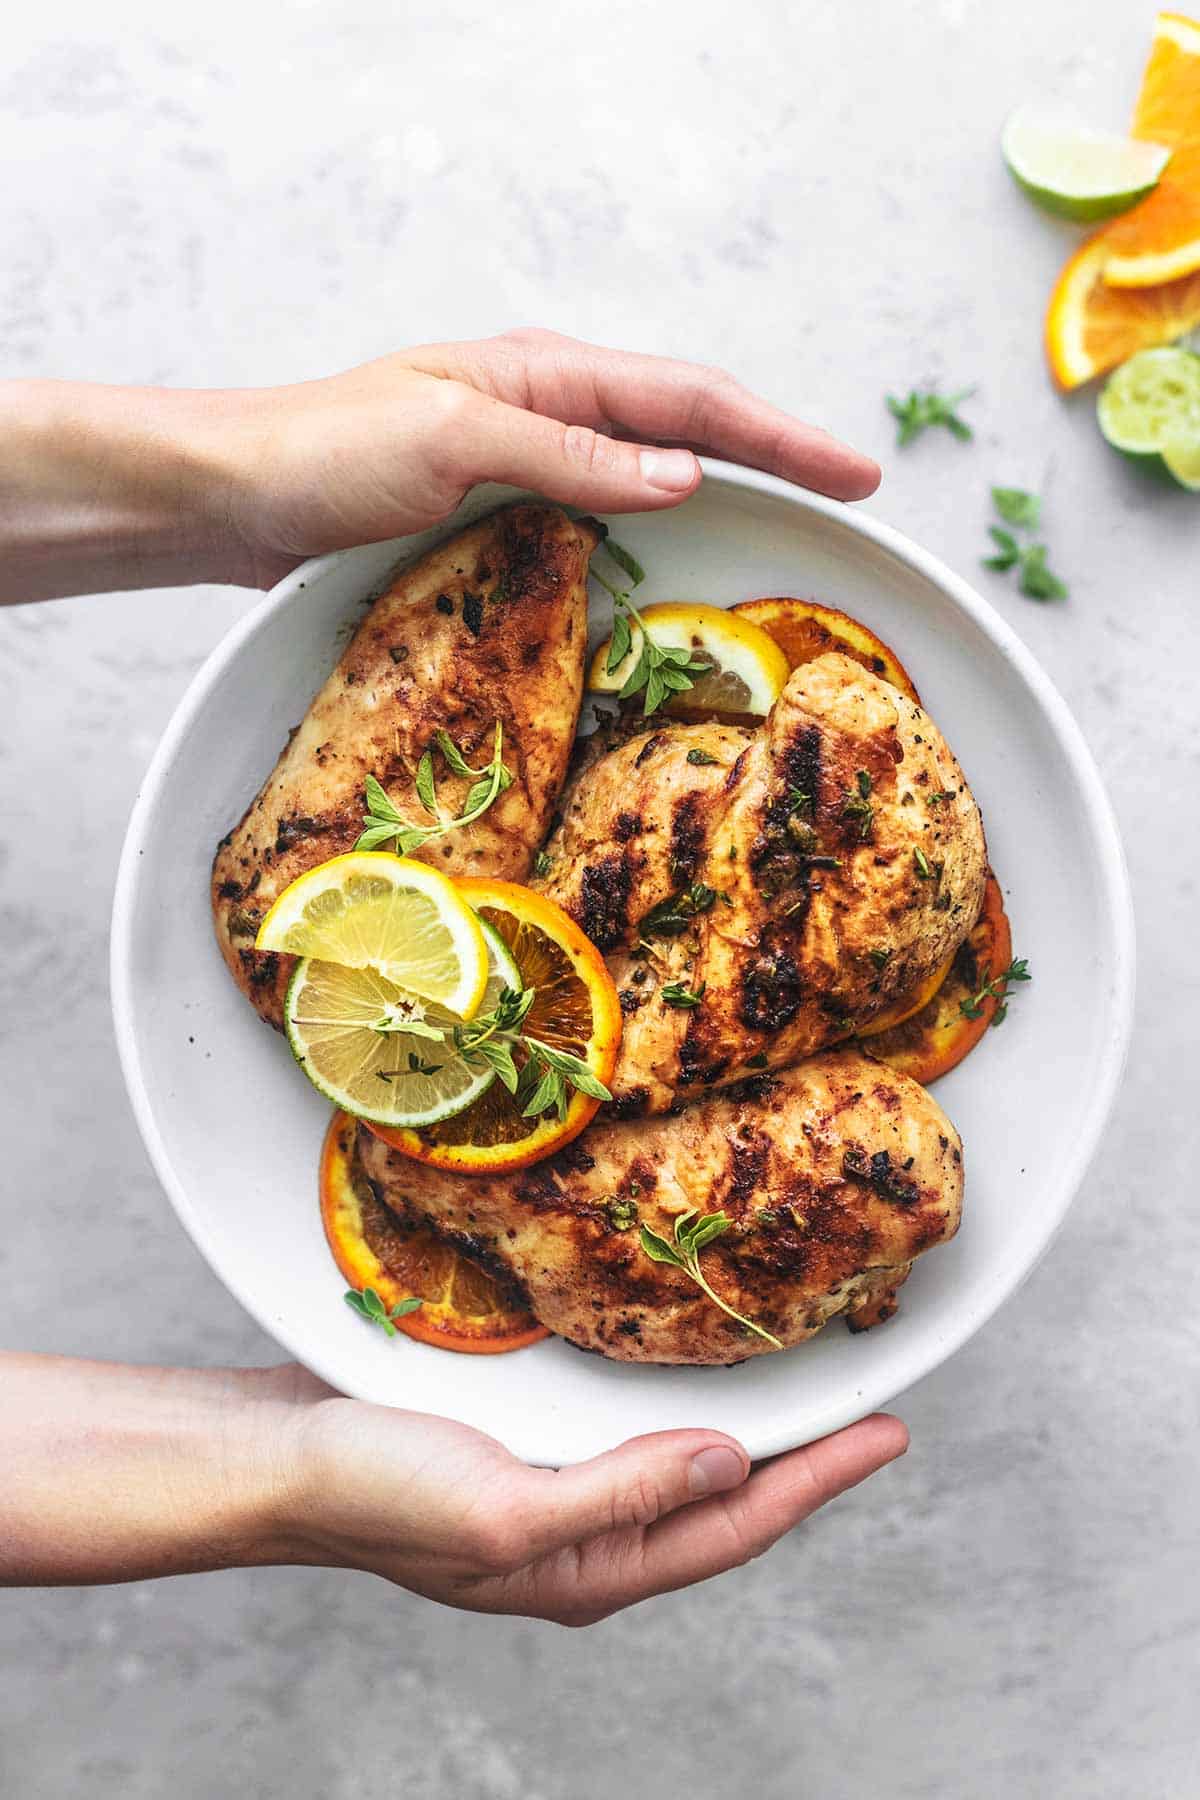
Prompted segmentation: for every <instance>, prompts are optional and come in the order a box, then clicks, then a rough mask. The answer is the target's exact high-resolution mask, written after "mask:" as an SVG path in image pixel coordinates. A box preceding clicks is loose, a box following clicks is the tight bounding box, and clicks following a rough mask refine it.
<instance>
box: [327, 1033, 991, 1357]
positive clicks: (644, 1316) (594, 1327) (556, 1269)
mask: <svg viewBox="0 0 1200 1800" xmlns="http://www.w3.org/2000/svg"><path fill="white" fill-rule="evenodd" d="M359 1155H360V1158H361V1167H362V1172H363V1174H364V1176H365V1178H366V1180H367V1182H368V1183H369V1185H370V1187H371V1190H372V1192H373V1194H374V1197H375V1201H376V1203H377V1204H379V1205H383V1206H386V1207H388V1208H390V1209H391V1211H392V1212H394V1213H397V1214H399V1215H400V1216H401V1217H414V1216H415V1217H418V1218H422V1219H425V1220H428V1221H429V1222H431V1223H432V1224H433V1225H434V1226H435V1227H436V1228H437V1229H438V1231H439V1232H441V1233H442V1234H444V1235H445V1236H447V1237H449V1238H450V1239H452V1240H453V1241H454V1242H456V1243H458V1244H459V1245H460V1246H461V1247H462V1248H463V1249H464V1251H465V1252H466V1253H467V1254H468V1255H470V1256H472V1257H473V1258H474V1259H475V1260H477V1261H479V1262H481V1263H483V1264H484V1266H485V1267H490V1268H492V1269H493V1270H494V1271H495V1272H496V1273H497V1274H498V1275H500V1276H502V1277H504V1278H506V1279H507V1280H508V1281H510V1282H511V1283H512V1284H513V1286H514V1287H515V1289H516V1291H517V1292H518V1293H519V1294H521V1295H522V1296H523V1297H524V1298H525V1300H526V1301H527V1303H528V1305H529V1306H530V1308H531V1309H532V1311H533V1312H534V1313H535V1314H536V1316H537V1318H538V1319H539V1320H541V1322H542V1323H543V1324H544V1325H547V1326H548V1327H549V1328H550V1330H551V1331H554V1332H557V1333H558V1334H559V1335H560V1336H562V1337H565V1338H567V1339H569V1340H570V1342H571V1343H573V1344H577V1345H579V1346H580V1347H581V1348H583V1349H587V1350H597V1351H599V1352H600V1353H601V1354H602V1355H604V1356H608V1357H613V1358H616V1359H617V1360H620V1361H625V1362H657V1363H731V1362H738V1361H740V1360H742V1359H743V1358H744V1357H747V1356H755V1355H759V1354H761V1353H762V1352H764V1351H766V1350H769V1349H770V1348H771V1346H770V1345H769V1344H768V1343H767V1342H766V1341H765V1340H764V1339H763V1338H761V1337H758V1336H755V1335H754V1334H753V1333H751V1332H749V1331H747V1329H746V1327H745V1326H744V1325H741V1324H739V1323H738V1322H737V1321H736V1320H734V1319H731V1318H730V1317H729V1316H728V1315H727V1314H726V1313H724V1312H722V1311H721V1310H720V1308H719V1307H717V1306H715V1305H714V1304H713V1302H712V1301H711V1300H710V1299H709V1298H708V1297H707V1295H706V1294H704V1293H703V1291H702V1290H701V1289H700V1288H699V1287H697V1285H696V1284H695V1282H694V1281H692V1280H691V1278H690V1277H689V1276H687V1275H686V1274H685V1273H683V1271H681V1270H679V1269H677V1268H674V1267H672V1266H670V1265H667V1264H663V1263H658V1262H654V1261H652V1260H651V1259H650V1258H649V1257H648V1256H647V1255H646V1254H645V1252H644V1251H643V1249H642V1248H641V1245H640V1239H639V1229H638V1228H639V1226H640V1225H641V1224H645V1225H648V1226H649V1227H650V1228H651V1229H652V1230H654V1231H655V1232H657V1233H659V1234H660V1235H661V1236H663V1237H666V1238H668V1239H669V1238H670V1236H671V1233H672V1230H673V1222H674V1220H675V1218H676V1217H678V1216H679V1215H680V1214H682V1213H684V1212H686V1211H687V1209H689V1208H696V1209H698V1210H699V1211H700V1212H706V1213H711V1212H716V1211H724V1212H725V1214H726V1215H727V1216H728V1217H730V1218H731V1219H732V1220H733V1225H732V1227H731V1228H730V1229H729V1230H728V1231H726V1232H725V1234H724V1235H723V1236H721V1237H718V1238H716V1239H714V1240H713V1241H712V1242H711V1243H710V1244H709V1245H708V1246H707V1247H706V1248H705V1249H704V1250H703V1252H702V1265H703V1271H704V1276H705V1279H706V1280H707V1281H708V1282H709V1284H710V1285H711V1286H712V1288H713V1289H714V1290H715V1291H716V1292H717V1293H718V1294H720V1296H721V1298H722V1299H723V1300H724V1301H725V1302H726V1303H727V1304H728V1305H729V1306H731V1307H733V1308H734V1310H735V1311H737V1312H739V1313H741V1314H743V1315H744V1316H746V1317H748V1318H751V1319H753V1320H754V1321H755V1322H756V1323H757V1324H759V1325H760V1326H762V1327H764V1328H765V1329H767V1330H768V1331H770V1332H771V1333H773V1335H774V1336H775V1337H777V1338H778V1339H779V1340H780V1342H781V1343H782V1344H783V1345H785V1346H786V1345H791V1344H798V1343H800V1342H802V1340H803V1339H805V1338H808V1337H812V1336H813V1335H814V1333H815V1332H818V1331H819V1330H820V1329H821V1327H822V1326H823V1325H825V1324H826V1323H827V1322H828V1321H829V1320H830V1319H831V1318H833V1317H834V1316H835V1315H836V1314H838V1313H844V1314H845V1315H846V1317H847V1320H848V1322H849V1323H850V1324H851V1326H858V1327H860V1328H861V1327H864V1326H866V1325H869V1324H874V1323H875V1322H876V1321H877V1320H879V1319H883V1318H887V1317H889V1316H890V1314H891V1313H892V1312H893V1311H894V1310H895V1300H894V1296H895V1292H896V1290H897V1288H898V1287H899V1286H900V1285H901V1283H902V1282H903V1281H904V1280H905V1278H906V1277H907V1275H908V1273H909V1270H910V1268H911V1266H912V1262H913V1259H914V1258H915V1257H916V1256H918V1255H919V1254H920V1253H921V1252H922V1251H925V1250H929V1249H931V1248H932V1247H933V1246H934V1245H936V1244H941V1243H945V1242H946V1240H947V1239H948V1238H951V1237H953V1235H954V1233H955V1231H956V1230H957V1227H958V1221H959V1212H960V1208H961V1202H962V1180H963V1169H962V1146H961V1144H960V1141H959V1138H958V1134H957V1132H956V1131H955V1130H954V1127H953V1126H952V1125H951V1124H950V1121H949V1120H948V1119H947V1118H946V1116H945V1114H944V1113H943V1112H942V1110H941V1108H940V1107H939V1106H938V1104H937V1102H936V1100H934V1099H933V1098H932V1097H931V1096H930V1095H929V1094H928V1093H926V1091H925V1090H924V1089H923V1088H921V1087H918V1086H917V1084H916V1083H915V1082H914V1081H910V1080H909V1078H908V1077H907V1076H905V1075H899V1074H896V1073H895V1072H894V1071H893V1070H891V1069H889V1068H887V1067H886V1066H885V1065H884V1064H882V1063H877V1062H874V1061H872V1060H871V1059H870V1058H869V1057H867V1056H865V1055H863V1054H861V1053H860V1052H858V1051H854V1050H840V1051H830V1052H827V1053H826V1054H825V1055H823V1056H820V1057H817V1058H814V1059H812V1060H811V1061H809V1062H805V1063H800V1064H797V1065H796V1066H795V1067H793V1068H790V1069H788V1070H787V1071H785V1072H784V1073H782V1074H779V1075H769V1076H763V1077H759V1078H758V1079H756V1080H755V1081H753V1082H751V1083H749V1084H747V1085H745V1086H743V1087H742V1088H740V1089H734V1090H731V1091H729V1092H727V1093H724V1094H719V1095H713V1096H711V1097H709V1098H707V1099H704V1100H701V1101H698V1102H697V1103H696V1104H694V1105H692V1106H689V1107H686V1108H685V1109H684V1110H682V1111H681V1112H679V1113H677V1114H674V1115H672V1116H670V1117H667V1118H658V1119H652V1120H647V1121H644V1122H638V1123H632V1122H623V1121H621V1120H619V1119H613V1118H612V1117H611V1116H610V1117H607V1118H605V1117H603V1116H602V1117H601V1118H600V1119H598V1120H597V1121H596V1122H595V1123H594V1124H593V1125H591V1126H590V1127H589V1128H588V1129H587V1131H585V1132H584V1134H583V1135H582V1137H580V1138H578V1139H576V1141H575V1142H574V1143H573V1144H570V1145H568V1146H567V1148H566V1149H565V1150H563V1151H561V1152H560V1153H559V1154H558V1155H557V1156H555V1157H553V1158H551V1159H550V1160H549V1161H547V1162H543V1163H540V1164H538V1165H537V1166H535V1167H534V1168H531V1169H526V1170H523V1171H518V1172H510V1173H505V1174H498V1175H477V1176H473V1177H471V1178H469V1179H466V1180H464V1179H463V1178H462V1177H460V1176H456V1175H453V1174H449V1173H446V1172H444V1171H442V1170H439V1169H435V1168H431V1167H429V1166H428V1165H426V1164H422V1163H416V1162H412V1161H410V1160H409V1159H408V1158H406V1157H404V1156H402V1155H400V1154H399V1153H398V1152H396V1151H394V1150H391V1149H389V1148H388V1146H387V1145H386V1144H384V1143H382V1142H380V1141H379V1140H378V1139H377V1138H375V1137H373V1136H372V1135H371V1133H370V1132H369V1131H367V1129H366V1128H365V1127H360V1131H359Z"/></svg>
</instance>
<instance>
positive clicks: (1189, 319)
mask: <svg viewBox="0 0 1200 1800" xmlns="http://www.w3.org/2000/svg"><path fill="white" fill-rule="evenodd" d="M1107 256H1108V240H1107V236H1106V234H1105V233H1104V232H1100V233H1098V235H1097V236H1095V237H1091V238H1089V239H1088V240H1087V242H1086V243H1085V244H1084V245H1083V246H1082V247H1081V248H1080V249H1079V250H1077V251H1076V252H1075V255H1074V256H1073V257H1072V258H1071V260H1070V262H1069V263H1068V264H1067V266H1066V268H1065V269H1064V270H1063V272H1062V274H1061V275H1060V276H1059V278H1058V281H1057V284H1056V285H1055V289H1054V292H1053V294H1051V296H1050V305H1049V307H1048V309H1047V312H1046V355H1047V357H1048V359H1049V362H1050V367H1051V369H1052V371H1053V373H1054V378H1055V380H1056V381H1057V382H1058V384H1059V386H1060V387H1063V388H1075V387H1079V386H1080V385H1081V383H1083V382H1085V381H1090V380H1091V379H1092V377H1093V376H1094V375H1103V374H1104V372H1105V370H1107V369H1114V368H1115V367H1116V366H1117V364H1118V363H1122V362H1125V361H1126V360H1127V358H1129V357H1131V356H1132V355H1133V354H1134V352H1135V351H1137V350H1148V349H1150V348H1152V347H1153V346H1154V345H1156V344H1170V343H1173V342H1174V340H1175V339H1176V338H1178V337H1182V336H1183V334H1184V332H1186V331H1192V330H1194V328H1195V327H1196V326H1197V325H1200V272H1198V273H1197V274H1195V275H1187V276H1185V277H1184V278H1183V280H1182V281H1169V282H1166V283H1164V285H1163V286H1162V287H1149V288H1117V287H1109V286H1108V284H1107V282H1106V281H1105V279H1104V267H1105V261H1106V258H1107Z"/></svg>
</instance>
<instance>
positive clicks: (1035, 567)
mask: <svg viewBox="0 0 1200 1800" xmlns="http://www.w3.org/2000/svg"><path fill="white" fill-rule="evenodd" d="M1020 588H1021V592H1022V593H1023V594H1027V595H1028V596H1029V598H1030V599H1031V600H1065V599H1066V597H1067V594H1068V592H1069V590H1068V588H1067V584H1066V582H1065V581H1060V580H1059V578H1058V576H1057V575H1054V574H1052V573H1051V571H1050V570H1049V568H1047V566H1046V546H1045V545H1044V544H1031V545H1030V546H1029V549H1028V550H1026V551H1024V552H1023V554H1022V556H1021V580H1020Z"/></svg>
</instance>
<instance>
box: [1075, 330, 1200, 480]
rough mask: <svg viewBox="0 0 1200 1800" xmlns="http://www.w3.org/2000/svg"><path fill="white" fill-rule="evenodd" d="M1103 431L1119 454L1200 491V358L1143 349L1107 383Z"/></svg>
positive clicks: (1099, 409) (1101, 405)
mask: <svg viewBox="0 0 1200 1800" xmlns="http://www.w3.org/2000/svg"><path fill="white" fill-rule="evenodd" d="M1096 417H1097V419H1098V420H1099V423H1100V429H1101V431H1102V432H1103V433H1104V436H1105V437H1106V438H1107V440H1108V442H1109V443H1110V444H1111V445H1112V446H1113V448H1114V449H1115V450H1121V451H1123V452H1124V453H1125V455H1126V456H1129V457H1132V458H1133V460H1134V461H1136V462H1140V463H1143V464H1145V465H1148V466H1150V467H1154V468H1157V469H1160V470H1165V471H1166V473H1167V474H1169V475H1170V476H1171V477H1172V478H1173V479H1174V480H1175V481H1177V482H1178V483H1179V485H1180V487H1185V488H1190V489H1192V490H1193V491H1195V490H1197V489H1200V356H1198V355H1197V354H1196V352H1195V351H1194V350H1181V349H1180V348H1179V347H1178V346H1171V345H1168V346H1166V347H1164V348H1162V349H1158V350H1139V351H1138V353H1137V355H1136V356H1131V357H1130V358H1129V361H1128V362H1125V363H1122V364H1121V367H1120V368H1119V369H1117V370H1116V372H1115V373H1114V374H1112V375H1110V376H1109V378H1108V380H1107V381H1106V382H1105V384H1104V388H1103V390H1102V392H1101V394H1100V398H1099V400H1098V401H1097V403H1096Z"/></svg>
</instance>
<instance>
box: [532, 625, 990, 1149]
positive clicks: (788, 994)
mask: <svg viewBox="0 0 1200 1800" xmlns="http://www.w3.org/2000/svg"><path fill="white" fill-rule="evenodd" d="M562 815H563V816H562V822H561V824H560V825H559V827H558V829H557V830H556V831H555V832H554V834H553V836H552V837H551V839H550V841H549V842H548V844H547V845H546V852H547V855H548V857H549V865H548V868H547V871H546V873H545V874H544V875H543V876H542V877H541V878H539V879H537V880H535V881H534V882H533V884H532V885H534V886H537V887H540V888H541V889H542V891H543V892H545V893H546V894H548V895H549V896H550V898H551V899H553V900H557V901H558V903H559V904H560V905H561V906H563V907H565V908H566V910H567V911H568V912H569V913H570V914H571V915H572V917H573V918H574V919H575V920H576V921H577V922H578V923H579V925H580V926H581V927H582V928H583V930H584V931H585V932H586V933H587V935H588V936H589V937H590V938H591V939H592V941H593V942H594V943H595V944H596V945H598V947H599V948H600V949H601V950H602V951H604V952H605V953H606V956H607V960H608V964H609V967H610V969H611V971H612V974H613V976H614V978H615V980H616V982H617V986H618V990H619V992H620V996H621V1006H622V1011H623V1013H624V1014H625V1029H624V1037H623V1041H622V1045H621V1052H620V1059H619V1061H618V1064H617V1069H616V1073H615V1076H614V1079H613V1081H612V1082H611V1083H610V1086H611V1087H612V1090H613V1095H614V1099H615V1102H616V1106H617V1109H618V1111H619V1112H623V1113H625V1114H632V1113H655V1112H661V1111H664V1110H665V1109H667V1108H668V1107H670V1106H673V1105H674V1104H676V1102H678V1101H680V1100H686V1099H691V1098H693V1097H695V1096H696V1095H698V1094H701V1093H703V1092H704V1091H705V1090H707V1089H710V1088H712V1087H716V1086H721V1085H723V1084H725V1083H728V1082H733V1081H737V1080H741V1079H744V1078H745V1077H746V1076H747V1075H748V1074H750V1073H751V1072H752V1071H753V1070H754V1069H755V1068H772V1069H774V1068H782V1067H786V1066H787V1065H788V1064H791V1063H794V1062H795V1061H796V1060H797V1059H798V1058H800V1057H804V1056H808V1055H810V1054H812V1053H813V1052H814V1051H816V1050H819V1049H821V1048H822V1047H823V1046H825V1045H828V1044H830V1043H833V1042H836V1041H838V1040H840V1039H845V1038H847V1037H849V1036H852V1035H853V1033H854V1031H855V1030H856V1029H857V1028H859V1027H861V1026H862V1025H864V1024H866V1023H867V1022H868V1021H869V1020H870V1019H871V1018H872V1017H873V1016H874V1015H875V1014H876V1013H877V1012H879V1011H881V1010H882V1009H883V1008H884V1007H885V1006H888V1005H890V1004H891V1003H892V1002H893V1001H895V1000H896V999H897V997H899V996H902V995H904V994H906V993H908V992H911V991H912V990H914V989H916V988H917V987H918V986H919V985H920V983H921V982H922V981H924V980H925V979H926V978H927V977H928V976H930V975H931V974H932V973H933V971H934V970H936V969H937V968H939V967H940V966H941V965H942V964H943V963H944V962H945V961H946V960H947V959H948V958H949V957H951V956H952V955H953V954H954V951H955V950H956V949H957V947H958V945H959V944H960V943H961V942H962V940H963V938H964V937H965V936H966V935H967V933H968V932H969V931H970V929H971V927H972V926H973V925H974V923H975V919H976V917H977V915H978V912H979V907H980V903H981V900H982V896H983V888H984V881H985V878H986V873H987V855H986V848H985V844H984V836H983V826H982V822H981V820H980V816H979V809H978V807H977V806H976V804H975V800H974V797H973V795H972V794H971V791H970V789H969V787H968V786H967V783H966V780H965V778H964V776H963V772H962V770H961V769H960V767H959V765H958V763H957V762H956V761H955V759H954V756H953V755H952V754H951V751H950V749H949V747H948V746H947V744H946V741H945V739H944V738H943V737H942V734H941V732H940V731H939V730H938V728H937V726H936V725H935V724H934V723H933V721H932V720H931V719H930V717H929V715H928V714H927V713H926V712H925V711H924V710H923V709H922V708H921V707H920V706H919V705H917V703H916V702H915V701H913V700H910V699H908V698H907V697H906V696H905V695H902V694H901V693H900V692H899V691H898V690H897V689H896V688H894V687H892V686H891V684H890V683H888V682H886V681H883V680H881V679H880V678H879V677H878V676H876V675H874V674H872V673H871V672H870V671H868V670H866V669H864V668H862V667H861V666H860V665H859V664H858V663H857V662H854V661H852V660H851V659H850V658H849V657H846V656H842V655H839V654H829V655H826V656H822V657H819V658H817V660H816V661H814V662H811V663H807V664H804V665H802V666H801V667H800V668H798V669H796V670H795V672H794V673H793V674H792V676H791V678H790V679H789V681H788V683H787V686H786V687H785V688H784V691H783V693H782V694H781V695H780V698H779V700H778V702H777V703H776V705H775V707H774V709H773V711H772V712H771V714H770V716H769V717H768V718H767V719H766V721H765V722H764V724H763V725H762V726H761V728H759V729H757V730H742V729H739V728H736V727H733V726H728V725H717V724H701V725H683V724H680V725H674V724H659V725H655V726H654V727H652V728H651V729H650V730H647V731H643V732H639V733H638V734H637V735H635V736H632V737H627V738H625V739H624V741H619V742H615V743H612V744H611V746H610V747H607V748H606V745H605V742H604V741H603V740H601V739H599V737H598V738H597V741H596V742H595V743H593V744H590V745H589V746H588V747H586V748H585V750H584V752H583V756H582V759H581V766H580V769H579V772H578V773H577V774H576V776H575V777H574V778H573V780H572V782H571V784H570V786H569V788H568V791H567V793H566V795H565V796H564V801H563V807H562Z"/></svg>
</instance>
